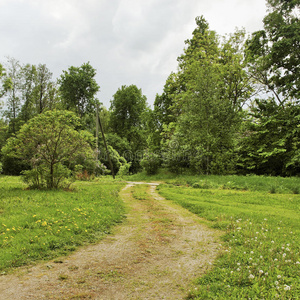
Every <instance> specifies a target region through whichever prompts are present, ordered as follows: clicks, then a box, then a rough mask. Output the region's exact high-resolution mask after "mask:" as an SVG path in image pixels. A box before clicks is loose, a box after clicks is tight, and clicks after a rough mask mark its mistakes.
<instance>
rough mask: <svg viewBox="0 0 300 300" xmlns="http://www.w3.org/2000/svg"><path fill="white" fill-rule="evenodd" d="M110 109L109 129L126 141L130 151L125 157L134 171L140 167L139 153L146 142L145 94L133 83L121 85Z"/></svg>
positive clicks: (147, 111)
mask: <svg viewBox="0 0 300 300" xmlns="http://www.w3.org/2000/svg"><path fill="white" fill-rule="evenodd" d="M110 111H111V113H110V130H111V131H112V132H113V133H115V134H117V135H118V136H119V137H121V138H122V139H123V140H127V141H128V143H129V145H130V147H129V148H130V151H131V152H130V153H127V154H126V159H127V161H129V162H131V171H132V172H136V171H138V170H139V168H140V162H139V161H140V157H139V153H142V152H143V150H144V149H145V148H146V144H147V142H146V141H147V137H146V125H147V114H148V113H149V108H148V106H147V99H146V96H144V95H143V94H142V90H141V89H138V88H137V87H136V86H135V85H130V86H122V87H121V88H120V89H118V91H117V92H116V93H115V94H114V96H113V100H112V101H111V107H110Z"/></svg>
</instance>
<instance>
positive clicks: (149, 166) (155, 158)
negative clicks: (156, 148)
mask: <svg viewBox="0 0 300 300" xmlns="http://www.w3.org/2000/svg"><path fill="white" fill-rule="evenodd" d="M160 165H161V160H160V157H159V155H157V154H155V153H152V152H149V151H146V152H145V154H144V156H143V159H142V160H141V166H142V167H143V168H144V170H145V171H146V173H147V175H154V174H157V172H158V168H159V167H160Z"/></svg>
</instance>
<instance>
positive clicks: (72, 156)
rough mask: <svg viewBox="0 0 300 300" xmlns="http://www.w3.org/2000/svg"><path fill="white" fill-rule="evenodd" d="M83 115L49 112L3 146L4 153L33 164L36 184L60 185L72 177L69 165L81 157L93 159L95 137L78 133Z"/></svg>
mask: <svg viewBox="0 0 300 300" xmlns="http://www.w3.org/2000/svg"><path fill="white" fill-rule="evenodd" d="M79 125H80V120H79V118H78V117H77V116H76V115H75V114H74V113H73V112H70V111H59V110H53V111H47V112H45V113H43V114H40V115H38V116H36V117H34V118H32V119H31V120H29V121H28V123H26V124H24V125H23V126H22V128H21V129H20V131H19V132H18V133H17V135H16V136H15V137H11V138H10V139H9V140H8V141H7V144H6V145H5V147H4V148H3V149H2V152H3V154H4V155H6V156H9V157H16V158H20V159H23V160H25V161H26V162H27V163H29V164H30V166H31V168H32V171H31V174H30V175H31V178H32V180H31V181H33V183H34V184H33V185H35V186H36V187H39V188H40V187H43V186H46V187H47V188H50V189H52V188H58V187H59V186H60V184H61V183H62V180H63V179H65V178H67V177H68V176H69V170H68V166H70V165H71V164H74V161H76V159H78V158H80V157H84V158H85V159H86V160H93V159H94V156H93V151H92V149H91V146H90V142H91V140H92V137H91V136H90V134H88V133H87V132H85V131H81V132H78V131H77V130H76V127H78V126H79Z"/></svg>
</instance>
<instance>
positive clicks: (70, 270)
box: [0, 182, 220, 300]
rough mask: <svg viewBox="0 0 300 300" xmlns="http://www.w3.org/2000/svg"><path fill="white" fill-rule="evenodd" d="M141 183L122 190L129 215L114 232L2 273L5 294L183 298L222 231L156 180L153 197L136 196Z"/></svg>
mask: <svg viewBox="0 0 300 300" xmlns="http://www.w3.org/2000/svg"><path fill="white" fill-rule="evenodd" d="M137 184H140V183H137V182H132V183H128V184H127V186H126V187H125V188H124V189H123V190H122V191H121V192H120V195H121V197H122V199H123V200H124V202H125V205H126V207H127V211H128V213H127V219H126V220H125V222H124V223H123V224H121V225H119V226H117V227H116V228H115V229H114V230H113V234H112V235H108V236H107V237H105V238H104V239H103V240H102V241H100V242H99V243H98V244H96V245H91V246H87V247H84V248H81V249H79V250H78V251H76V252H75V253H73V254H71V255H70V256H68V257H63V258H62V263H59V264H58V263H55V262H54V261H51V262H47V263H43V264H39V265H37V266H34V267H30V268H20V269H19V270H18V275H16V274H15V275H7V276H2V277H0V299H1V300H8V299H9V300H14V299H22V300H23V299H113V300H118V299H120V300H121V299H126V300H127V299H172V300H173V299H183V298H184V297H185V296H186V295H187V293H188V290H189V289H191V288H193V285H192V280H193V279H195V278H196V277H199V276H201V275H202V274H204V273H205V272H206V271H207V270H208V269H210V266H211V264H212V262H213V260H214V259H215V257H216V255H217V253H218V245H219V236H220V233H219V232H218V231H216V230H212V229H209V228H207V227H206V226H205V225H203V224H201V223H200V222H199V220H200V219H199V218H198V217H197V216H195V215H194V214H192V213H190V212H188V211H187V210H185V209H183V208H182V207H180V206H178V205H176V204H174V203H172V202H171V201H167V200H165V199H164V198H162V197H160V196H159V195H158V194H157V192H156V191H155V189H156V186H157V184H156V183H147V185H148V189H147V193H148V195H149V196H148V197H145V198H147V199H140V200H139V199H136V198H134V197H133V194H132V191H133V189H134V187H135V185H137ZM56 261H58V260H56Z"/></svg>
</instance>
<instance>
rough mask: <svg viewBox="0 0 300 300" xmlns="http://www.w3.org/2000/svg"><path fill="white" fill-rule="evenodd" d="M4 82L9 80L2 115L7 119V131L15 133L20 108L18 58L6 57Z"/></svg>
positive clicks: (17, 126) (18, 125)
mask: <svg viewBox="0 0 300 300" xmlns="http://www.w3.org/2000/svg"><path fill="white" fill-rule="evenodd" d="M6 69H7V72H6V79H5V80H6V82H8V81H10V82H11V86H10V89H9V90H8V93H7V94H6V107H7V109H6V111H5V112H4V115H5V117H6V118H8V120H9V132H10V133H12V134H15V133H16V132H17V131H18V129H19V127H20V124H19V122H18V120H17V118H18V115H19V113H20V110H21V65H20V63H19V61H18V60H16V59H14V58H8V60H7V68H6Z"/></svg>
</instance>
